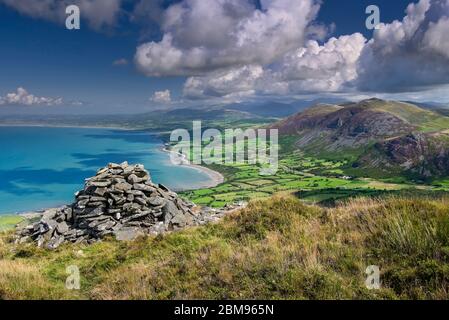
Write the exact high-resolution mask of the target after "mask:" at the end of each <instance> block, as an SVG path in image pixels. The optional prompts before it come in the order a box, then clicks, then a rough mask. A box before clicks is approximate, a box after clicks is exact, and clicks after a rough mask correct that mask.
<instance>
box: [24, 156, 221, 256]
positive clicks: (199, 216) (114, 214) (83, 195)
mask: <svg viewBox="0 0 449 320" xmlns="http://www.w3.org/2000/svg"><path fill="white" fill-rule="evenodd" d="M220 216H221V214H220V213H217V212H214V211H211V210H209V209H207V210H203V211H200V210H199V209H198V208H197V207H195V205H194V204H193V203H190V202H187V201H184V200H182V199H181V198H179V197H178V195H177V194H176V193H174V192H172V191H170V190H169V189H168V188H166V187H165V186H163V185H161V184H159V185H156V184H153V183H152V182H151V179H150V175H149V173H148V172H147V171H145V169H144V167H143V166H142V165H128V163H127V162H124V163H122V164H114V163H111V164H109V165H108V166H107V167H106V168H103V169H100V170H99V171H98V172H97V175H96V176H95V177H93V178H90V179H87V181H86V184H85V187H84V189H83V190H81V191H79V192H77V193H76V200H75V203H73V204H72V205H70V206H66V207H63V208H59V209H51V210H47V211H45V212H44V214H43V215H42V218H41V220H40V221H39V222H37V223H35V224H33V225H30V226H28V227H26V228H24V229H21V230H19V231H18V237H17V242H19V243H23V242H27V241H35V242H36V243H37V245H38V246H40V247H44V246H45V247H47V248H50V249H54V248H57V247H58V246H59V245H61V244H62V243H64V242H72V243H79V242H88V243H92V242H95V241H98V240H100V239H102V238H104V237H106V236H115V238H116V239H117V240H133V239H135V238H136V237H138V236H140V235H144V234H160V233H164V232H167V231H172V230H178V229H182V228H184V227H187V226H193V225H200V224H204V223H206V222H208V221H214V220H215V219H216V218H218V217H220Z"/></svg>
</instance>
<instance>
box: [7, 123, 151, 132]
mask: <svg viewBox="0 0 449 320" xmlns="http://www.w3.org/2000/svg"><path fill="white" fill-rule="evenodd" d="M0 127H23V128H27V127H28V128H73V129H77V128H79V129H111V130H123V131H136V130H144V129H132V128H128V127H114V126H111V127H106V126H81V125H79V126H77V125H58V124H55V125H52V124H26V123H23V124H4V123H0Z"/></svg>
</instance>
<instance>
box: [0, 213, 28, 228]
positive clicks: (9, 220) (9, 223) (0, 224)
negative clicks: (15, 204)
mask: <svg viewBox="0 0 449 320" xmlns="http://www.w3.org/2000/svg"><path fill="white" fill-rule="evenodd" d="M23 220H24V218H23V217H21V216H18V215H1V216H0V231H3V230H7V229H10V228H13V227H14V226H16V225H17V224H19V223H20V222H22V221H23Z"/></svg>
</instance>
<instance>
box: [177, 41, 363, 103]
mask: <svg viewBox="0 0 449 320" xmlns="http://www.w3.org/2000/svg"><path fill="white" fill-rule="evenodd" d="M365 42H366V39H365V38H364V37H363V36H362V35H361V34H359V33H356V34H353V35H350V36H341V37H339V38H331V39H329V40H328V41H327V42H326V43H325V44H323V45H321V46H320V45H319V44H318V42H317V41H314V40H311V41H309V42H307V44H306V46H304V47H300V48H297V49H295V50H292V51H290V52H288V53H287V54H285V55H284V56H283V57H282V58H281V59H280V60H279V61H278V62H277V63H275V64H272V65H269V66H262V65H248V66H243V67H238V68H232V69H228V70H226V71H216V72H213V73H211V74H209V75H207V76H197V77H190V78H188V79H187V81H186V83H185V85H184V95H185V96H186V97H188V98H195V99H198V98H212V97H226V98H227V97H229V96H231V95H235V94H238V95H239V96H245V95H246V96H251V95H254V94H281V95H282V94H297V93H305V92H316V91H320V92H322V91H325V92H333V91H339V90H341V89H342V88H343V87H344V85H346V84H347V83H348V82H350V81H353V80H354V79H356V78H357V62H358V59H359V57H360V53H361V51H362V50H363V48H364V45H365Z"/></svg>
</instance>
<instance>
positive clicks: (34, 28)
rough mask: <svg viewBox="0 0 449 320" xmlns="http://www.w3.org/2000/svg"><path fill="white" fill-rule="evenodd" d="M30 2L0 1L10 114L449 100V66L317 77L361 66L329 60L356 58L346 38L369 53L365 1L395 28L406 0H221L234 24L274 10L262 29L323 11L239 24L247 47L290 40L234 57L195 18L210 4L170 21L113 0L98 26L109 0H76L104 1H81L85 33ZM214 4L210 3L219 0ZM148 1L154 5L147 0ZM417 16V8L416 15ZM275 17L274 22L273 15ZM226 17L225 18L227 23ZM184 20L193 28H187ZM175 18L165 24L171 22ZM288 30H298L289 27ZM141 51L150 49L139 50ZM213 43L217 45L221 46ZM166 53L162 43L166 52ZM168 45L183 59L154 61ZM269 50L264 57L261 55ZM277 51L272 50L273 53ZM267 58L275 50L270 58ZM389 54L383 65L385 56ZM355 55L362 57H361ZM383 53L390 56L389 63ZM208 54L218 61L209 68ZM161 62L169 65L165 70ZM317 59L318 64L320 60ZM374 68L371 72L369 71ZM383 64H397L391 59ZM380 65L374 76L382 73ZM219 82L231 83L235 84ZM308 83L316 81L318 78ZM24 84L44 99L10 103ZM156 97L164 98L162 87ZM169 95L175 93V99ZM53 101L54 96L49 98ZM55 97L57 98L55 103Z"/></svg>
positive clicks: (156, 8)
mask: <svg viewBox="0 0 449 320" xmlns="http://www.w3.org/2000/svg"><path fill="white" fill-rule="evenodd" d="M29 1H31V0H18V1H15V2H13V1H10V0H0V112H2V113H14V112H22V113H23V112H29V113H32V112H35V113H41V112H42V113H45V112H50V113H57V112H64V113H92V112H94V113H117V112H144V111H150V110H152V109H154V108H160V107H166V108H169V107H173V106H179V105H190V104H195V105H200V104H204V105H207V104H220V103H228V102H235V101H244V100H251V99H280V100H282V99H286V98H288V99H302V98H310V97H311V96H322V95H324V96H327V95H337V96H338V95H341V96H342V97H355V98H357V97H363V96H369V95H385V96H388V97H390V96H391V97H396V96H398V97H404V98H408V97H410V98H411V99H412V98H415V99H417V100H435V101H444V100H445V99H446V98H448V97H446V96H440V92H444V90H443V89H442V88H444V86H445V85H446V84H447V83H449V80H448V79H446V78H447V75H448V73H447V72H446V71H445V70H444V72H443V71H441V74H438V76H437V77H436V76H435V79H433V78H432V77H431V78H432V79H430V80H429V77H428V76H426V77H425V79H424V80H423V81H424V82H423V83H421V82H420V81H418V80H416V81H410V83H407V84H406V85H404V86H402V83H403V82H404V81H405V80H407V81H408V79H406V78H405V80H404V79H398V80H397V81H396V82H395V81H393V82H392V83H391V84H390V86H389V87H388V88H384V87H382V85H380V84H376V83H374V84H372V83H371V82H370V81H369V80H367V79H368V78H367V76H366V75H357V76H356V75H354V74H352V73H354V72H356V71H351V72H352V73H351V72H349V73H350V74H345V75H341V76H340V75H339V76H338V77H337V78H336V79H333V78H332V79H331V80H329V79H322V77H320V76H317V80H316V81H314V77H315V76H316V74H326V73H329V74H330V75H332V73H333V72H334V73H339V74H340V73H345V72H347V70H352V69H351V68H355V67H353V66H352V65H349V66H344V68H345V69H344V71H342V70H339V67H340V66H341V65H342V64H349V63H352V64H354V63H355V62H354V61H352V60H354V59H353V58H352V57H344V58H343V60H342V61H335V58H334V57H333V56H332V55H333V54H334V55H336V56H338V57H340V56H341V55H344V54H351V51H352V50H347V49H339V48H337V49H335V50H343V51H341V52H340V51H335V50H334V48H333V47H334V46H340V40H341V43H342V44H341V45H343V44H344V45H347V46H349V45H351V46H357V48H358V49H356V50H355V51H357V50H360V51H361V50H362V49H363V48H362V47H363V46H364V45H365V46H366V44H364V43H363V42H364V41H368V40H369V39H371V37H372V31H370V30H367V29H366V27H365V20H366V17H367V15H366V14H365V8H366V7H367V6H368V5H370V4H375V5H378V6H379V8H380V10H381V22H383V23H386V24H389V23H391V22H392V21H393V20H395V19H397V20H399V21H402V19H403V18H404V16H405V15H406V13H405V12H404V11H405V9H406V7H407V5H408V4H409V3H411V1H410V0H394V1H391V0H390V1H387V0H370V1H365V0H341V1H334V0H324V1H323V2H322V3H321V5H318V2H315V1H313V0H304V1H301V0H262V1H258V2H257V3H255V4H254V3H253V2H252V1H251V0H248V1H246V0H240V2H245V1H246V2H248V4H247V6H245V7H237V6H240V4H239V5H236V4H235V0H223V1H221V0H220V1H221V2H223V3H226V2H229V3H231V4H232V5H233V6H235V8H234V7H233V10H234V11H236V12H237V11H238V12H240V13H239V14H241V15H242V16H245V17H243V18H242V17H240V16H238V17H237V15H238V14H237V13H236V14H235V16H234V13H232V17H231V18H229V19H233V20H230V21H231V22H232V24H236V23H239V22H241V21H243V20H242V19H251V18H248V17H251V15H252V14H253V12H254V11H255V10H259V11H260V12H262V13H267V16H268V17H266V19H265V20H260V21H259V20H258V21H257V23H259V24H260V28H261V29H262V30H263V28H264V26H263V23H266V24H270V23H271V22H272V20H270V19H276V17H277V16H279V17H282V14H287V18H289V16H288V15H289V14H291V15H292V18H296V17H295V16H294V15H295V14H296V13H295V12H296V11H295V10H296V9H295V7H296V6H297V5H301V6H302V5H303V4H304V3H305V2H307V3H308V4H307V6H304V8H305V9H304V10H307V9H310V8H312V9H311V11H313V8H315V7H312V6H313V5H318V6H319V10H317V13H316V14H315V15H314V17H313V18H311V17H304V16H302V11H300V10H297V15H298V21H302V20H304V21H305V23H306V24H307V25H308V26H304V23H298V24H297V25H296V24H295V23H296V22H292V24H291V25H287V26H286V27H285V28H284V29H281V28H280V29H279V30H278V29H276V31H277V32H279V35H276V34H273V35H267V34H263V33H262V32H261V34H260V35H258V36H260V38H257V39H256V40H254V39H251V37H252V34H251V33H248V34H243V35H242V34H238V33H239V32H240V31H239V30H233V32H235V33H236V34H237V35H238V36H239V37H240V38H243V39H248V38H250V40H248V42H250V41H253V42H254V41H258V40H259V39H262V40H261V41H266V42H267V44H268V43H270V40H272V39H270V37H273V39H274V41H277V40H278V39H281V40H282V36H284V37H286V39H287V40H288V41H289V43H288V45H286V48H285V49H284V48H281V49H282V50H281V49H280V50H277V49H278V48H273V49H271V48H266V47H265V46H263V45H261V46H258V45H255V46H254V47H251V46H252V44H251V45H248V44H247V43H243V46H242V48H243V49H242V51H237V52H236V49H235V47H236V42H235V43H234V42H233V41H234V40H233V39H234V38H232V39H231V40H230V39H228V38H225V37H224V38H223V40H221V39H219V40H220V41H222V43H226V42H227V41H229V43H228V44H226V45H225V44H223V45H221V43H220V44H218V45H217V44H216V43H214V41H213V37H211V36H210V35H208V31H207V30H208V28H211V29H210V30H213V29H214V27H215V26H214V23H213V21H212V22H211V23H210V25H208V24H207V21H206V22H205V21H196V20H195V19H197V17H198V20H199V19H202V18H201V17H203V18H204V16H202V15H201V14H203V13H202V12H203V11H202V10H204V8H203V7H201V6H204V5H199V4H194V2H195V0H185V1H184V0H183V1H176V3H178V5H179V7H178V9H179V10H181V9H182V8H184V9H182V10H184V11H183V14H184V16H182V17H184V18H183V21H184V20H185V21H186V22H179V21H176V22H173V21H171V20H170V17H171V19H173V17H176V16H175V13H176V12H177V11H175V10H174V9H170V7H171V6H172V5H173V3H172V2H170V1H157V0H156V1H153V0H145V1H132V0H122V1H121V0H113V1H114V2H116V4H117V7H116V8H112V7H108V8H106V9H105V10H104V11H105V12H109V11H108V10H110V12H112V13H111V14H114V16H113V18H111V16H107V13H105V14H104V15H105V16H106V17H105V18H104V19H105V20H104V21H105V23H104V24H103V25H101V26H96V25H95V19H96V18H92V17H96V16H101V15H102V14H103V13H102V10H98V8H100V9H101V8H102V4H101V3H102V1H103V2H104V0H79V1H76V0H74V1H69V2H74V3H77V2H79V3H82V2H86V1H93V2H98V3H99V5H98V7H97V10H96V12H93V13H92V12H87V13H86V11H83V7H82V8H81V17H82V22H81V30H76V31H69V30H67V29H66V28H65V27H64V19H65V16H64V15H63V12H62V14H61V12H56V13H55V12H46V11H45V10H50V9H48V8H40V7H36V10H35V11H33V10H28V7H27V4H28V2H29ZM32 1H34V2H39V1H36V0H32ZM64 1H65V0H64ZM208 1H212V2H213V1H215V0H208ZM208 1H205V2H208ZM216 1H218V0H216ZM424 1H430V0H422V2H424ZM435 1H437V2H438V1H440V0H435ZM441 1H443V0H441ZM140 2H146V4H145V3H144V4H141V3H140ZM162 2H163V3H162ZM189 2H190V3H189ZM277 2H279V3H280V4H279V6H278V7H276V5H277ZM415 2H418V1H415ZM18 3H19V4H18ZM203 3H204V2H203ZM290 4H291V6H292V9H291V10H285V6H288V5H290ZM108 5H109V3H108ZM138 5H141V6H142V7H140V8H146V10H147V11H145V10H143V9H142V10H139V9H138V8H137V6H138ZM144 5H146V7H145V6H144ZM432 5H433V4H432ZM448 7H449V2H448ZM223 8H224V7H220V6H211V15H213V14H215V11H214V10H216V12H222V11H223V10H222V9H223ZM226 8H227V7H226ZM279 8H281V9H279ZM429 8H430V9H427V11H425V12H427V13H428V14H427V13H426V18H425V19H430V18H429V17H430V13H431V12H432V8H431V7H429ZM169 9H170V10H171V11H170V10H169ZM86 10H87V9H86ZM113 10H115V11H113ZM270 10H272V12H271V15H270V14H269V13H270ZM276 10H277V11H276ZM283 10H284V11H283ZM422 10H424V9H422ZM290 11H291V12H292V13H290ZM416 11H418V9H416ZM166 12H169V13H168V14H167V13H166ZM443 12H444V10H443ZM217 14H218V13H217ZM220 14H221V13H219V14H218V16H217V21H216V22H217V24H216V26H217V29H219V28H220V26H226V23H229V21H228V20H229V19H228V17H227V16H226V15H223V14H222V15H220ZM412 14H415V13H413V12H412V13H410V15H412ZM418 14H419V13H416V15H418ZM276 15H277V16H276ZM273 16H275V17H274V18H273ZM445 17H446V15H439V16H437V17H432V19H433V20H432V23H435V24H437V23H438V22H440V21H443V20H444V18H445ZM178 18H179V17H178ZM284 18H285V17H283V18H282V19H284ZM99 19H102V18H101V17H100V18H99ZM164 19H165V20H164ZM220 19H223V24H222V25H221V24H220V23H221V21H220ZM301 19H302V20H301ZM440 19H441V20H440ZM203 20H207V19H203ZM421 20H422V21H421V22H417V24H419V23H420V26H419V28H430V27H426V26H425V22H424V18H423V19H421ZM167 21H169V22H167ZM170 21H171V22H170ZM274 21H275V20H274ZM275 22H276V21H275ZM443 22H444V21H443ZM183 23H185V24H186V25H183ZM196 23H198V25H196ZM167 24H169V26H168V27H167ZM403 25H404V28H405V27H408V26H407V25H406V24H405V23H404V24H403ZM427 25H428V22H427ZM161 26H162V27H161ZM296 26H298V28H296ZM312 26H313V27H312ZM445 26H446V25H445V24H443V23H441V28H440V29H444V28H445ZM189 28H190V29H189ZM260 28H259V29H255V30H256V31H254V32H255V33H257V32H258V31H259V30H260ZM288 28H291V32H290V29H288ZM300 28H303V30H299V29H300ZM390 29H393V28H390ZM435 29H436V28H435ZM182 30H187V31H189V30H190V31H189V32H190V33H189V34H187V35H186V34H183V33H182ZM248 30H252V29H248ZM317 30H318V31H317ZM438 30H439V29H438ZM438 30H436V31H434V30H433V29H432V31H434V32H432V33H431V35H432V37H430V36H429V37H425V40H426V41H427V39H436V40H438V39H440V40H441V33H437V31H438ZM219 31H220V33H217V34H220V35H221V34H224V33H226V32H227V31H226V30H224V29H223V30H219ZM231 31H232V30H231ZM300 31H301V32H300ZM424 31H427V30H424ZM448 31H449V30H448ZM242 32H243V31H242ZM314 32H315V33H316V34H314ZM394 32H396V31H391V34H394ZM196 33H198V35H196ZM355 33H361V34H362V35H363V37H364V38H365V39H363V37H361V38H360V37H359V38H357V37H356V36H353V37H352V38H350V39H349V40H344V39H339V37H341V36H351V35H354V34H355ZM290 34H291V35H290ZM429 34H430V32H429ZM168 35H170V36H171V37H170V39H171V40H170V41H171V42H170V43H168V41H166V42H164V41H163V39H168V38H169V37H168ZM332 37H336V38H337V39H339V42H337V43H336V44H335V45H334V44H331V43H329V48H328V49H326V50H327V51H326V52H322V53H320V54H318V53H317V52H316V48H315V49H314V47H313V45H309V44H308V41H315V40H316V43H317V45H318V46H323V48H324V46H325V45H326V43H327V42H328V41H329V39H330V38H332ZM438 37H440V38H438ZM380 38H382V37H380ZM387 38H388V37H385V39H384V38H382V39H380V40H379V41H378V44H379V45H377V46H376V45H372V48H369V49H370V50H373V52H374V56H375V57H376V54H377V51H375V50H379V49H378V47H380V46H381V45H385V46H386V45H390V44H389V43H388V40H387ZM362 39H363V40H362ZM436 40H434V41H433V42H432V41H430V40H429V41H427V42H426V43H429V46H430V44H433V45H432V49H434V50H436V51H435V52H438V50H440V49H444V48H440V47H439V46H438V45H435V43H437V44H438V41H436ZM242 41H245V40H242ZM296 41H297V44H296V43H295V44H294V45H293V46H292V45H291V43H293V42H296ZM351 41H354V43H355V44H356V45H355V44H354V45H353V44H351V43H350V42H351ZM404 41H406V42H407V43H408V44H407V47H410V43H409V42H412V41H415V40H414V39H412V37H410V39H405V40H404ZM420 41H424V40H420ZM152 42H153V44H154V45H153V46H151V48H150V47H148V46H147V47H145V45H147V44H150V43H152ZM440 42H441V41H440ZM163 43H165V44H166V45H164V44H163ZM279 43H285V42H279ZM139 46H142V47H140V49H138V47H139ZM208 46H210V47H208ZM217 46H220V47H219V48H218V49H217ZM226 46H228V47H226ZM303 47H304V48H308V49H307V50H306V53H305V55H304V57H301V58H300V59H299V58H298V57H297V52H299V51H298V50H300V49H301V48H303ZM434 47H435V48H434ZM195 48H201V50H202V49H204V51H201V52H200V53H198V55H197V56H196V55H195V54H197V51H198V50H196V51H195V50H194V49H195ZM265 48H266V49H265ZM158 50H159V51H160V50H162V53H160V52H159V51H158ZM164 50H172V51H173V52H175V53H176V55H177V56H176V57H177V58H176V59H178V56H179V57H180V58H179V59H178V60H176V61H175V60H173V61H165V60H164V62H160V63H159V64H158V65H155V63H157V61H159V60H158V59H167V57H169V56H170V55H169V54H166V52H165V51H164ZM217 50H219V51H217ZM246 50H248V51H246ZM265 50H266V51H267V52H264V51H265ZM270 50H274V52H272V53H271V52H270ZM394 50H396V52H399V53H400V52H401V51H400V50H401V48H396V47H395V48H394ZM258 51H259V52H258ZM278 51H279V52H278ZM139 52H141V53H142V54H145V56H148V55H150V56H151V58H152V59H151V60H148V59H147V58H143V59H140V60H137V61H134V57H135V55H136V54H137V53H139ZM217 52H220V54H221V53H224V56H227V59H224V58H223V59H222V60H220V61H218V62H214V59H215V55H217ZM254 52H255V53H254ZM382 52H383V51H382ZM247 53H250V54H249V57H248V59H242V58H241V56H243V55H245V54H247ZM253 53H254V54H253ZM234 54H235V57H234V56H233V55H234ZM270 54H272V57H271V58H270ZM382 54H383V53H382ZM426 54H427V52H426ZM435 54H437V53H435ZM438 54H439V56H438V57H439V58H438V59H440V60H441V62H442V63H444V62H446V63H447V60H445V59H446V57H444V56H441V53H438ZM265 56H268V58H266V57H265ZM362 56H363V55H362ZM396 56H397V55H396ZM415 56H416V57H417V58H416V59H418V58H419V59H421V58H423V59H425V57H424V54H421V53H419V52H418V53H416V54H415ZM228 58H229V59H228ZM387 58H388V59H389V58H391V57H387ZM198 59H202V61H200V62H198V61H197V60H198ZM294 59H299V60H294ZM301 59H302V60H301ZM323 59H326V60H323ZM388 59H387V60H386V61H389V60H388ZM392 59H393V58H392ZM448 59H449V58H448ZM120 60H121V61H125V60H126V62H127V63H126V64H124V63H122V64H120V63H115V64H114V61H120ZM359 60H360V61H362V59H359ZM384 60H385V59H382V63H383V61H384ZM433 60H435V59H433ZM155 61H156V62H155ZM161 61H163V60H161ZM209 61H211V62H210V63H209ZM364 61H365V59H363V61H362V62H363V63H365V62H364ZM438 61H439V60H438ZM362 62H360V63H362ZM413 62H414V61H410V64H409V65H413V64H412V63H413ZM164 63H166V64H167V65H164ZM317 63H318V64H319V65H320V66H316V64H317ZM357 63H359V62H357ZM370 63H371V62H370ZM392 63H393V62H392ZM321 65H324V66H326V65H329V66H328V67H325V68H327V69H325V70H321V69H320V68H321ZM394 65H396V64H394ZM292 66H294V68H297V70H296V71H295V72H296V73H295V74H292V73H293V72H290V71H291V70H290V69H292ZM388 66H389V65H388V64H386V65H385V66H384V67H385V68H387V67H388ZM407 66H408V65H407V64H405V65H404V69H398V70H396V72H398V73H399V72H401V73H402V70H408V69H409V68H407ZM294 68H293V69H294ZM429 68H430V69H425V70H421V72H420V73H419V74H423V73H424V74H427V73H431V72H433V70H441V68H439V67H438V66H437V65H435V66H430V67H429ZM287 69H289V70H290V71H288V70H287ZM366 69H369V67H367V68H366ZM387 70H391V66H390V67H388V69H387ZM367 72H368V71H367ZM373 72H376V70H374V71H373ZM309 73H310V75H309ZM390 76H391V75H390ZM410 76H411V77H414V79H415V78H416V77H417V73H416V74H414V73H411V75H410ZM377 77H378V76H377ZM404 77H406V76H404ZM393 78H394V75H393ZM223 79H232V81H231V82H229V81H228V80H226V81H225V80H223ZM248 79H250V80H251V81H250V80H248ZM273 79H275V80H273ZM359 79H362V80H363V82H362V80H360V83H357V84H354V83H356V82H358V81H359ZM309 80H310V81H309ZM324 80H326V81H327V82H326V83H324V82H323V84H321V82H320V81H324ZM445 80H448V81H445ZM273 81H274V82H275V83H276V90H274V89H273V88H271V87H270V86H269V85H267V83H270V82H273ZM407 81H406V82H407ZM249 82H250V83H249ZM312 82H313V85H311V83H312ZM315 84H316V85H315ZM318 84H319V85H318ZM422 84H424V87H422V86H421V85H422ZM273 87H275V86H273ZM18 88H24V89H25V90H26V92H25V93H24V95H25V96H26V95H33V97H37V98H43V99H41V100H39V99H34V100H33V99H31V100H30V101H31V102H30V103H28V104H25V103H23V101H22V100H21V99H19V101H15V100H14V99H13V98H14V97H15V95H18V93H17V92H18V91H17V89H18ZM272 89H273V90H272ZM390 89H391V90H390ZM167 90H168V91H167ZM157 92H159V94H155V93H157ZM164 93H165V94H164ZM167 93H169V96H168V95H167ZM7 94H13V95H14V96H12V98H8V99H7V98H6V97H7ZM2 97H3V98H2ZM10 97H11V96H10ZM47 97H48V99H50V100H46V98H47ZM44 98H45V99H44ZM59 98H60V99H61V100H57V99H59ZM1 99H3V100H1ZM2 101H3V103H2ZM55 101H58V102H57V103H56V102H55ZM61 101H62V102H61ZM53 102H54V103H53ZM30 109H32V110H30Z"/></svg>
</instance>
